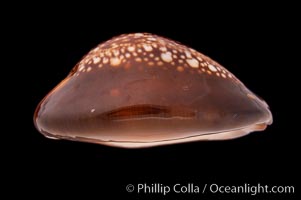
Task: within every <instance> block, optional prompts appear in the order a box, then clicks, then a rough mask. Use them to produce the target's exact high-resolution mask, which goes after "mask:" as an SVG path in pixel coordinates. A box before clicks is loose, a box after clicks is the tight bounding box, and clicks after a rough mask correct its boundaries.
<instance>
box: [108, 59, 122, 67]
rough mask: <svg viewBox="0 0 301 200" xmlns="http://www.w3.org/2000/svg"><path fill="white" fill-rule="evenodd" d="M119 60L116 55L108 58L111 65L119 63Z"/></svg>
mask: <svg viewBox="0 0 301 200" xmlns="http://www.w3.org/2000/svg"><path fill="white" fill-rule="evenodd" d="M120 62H121V60H120V59H119V58H118V57H114V58H111V59H110V64H111V65H112V66H118V65H119V64H120Z"/></svg>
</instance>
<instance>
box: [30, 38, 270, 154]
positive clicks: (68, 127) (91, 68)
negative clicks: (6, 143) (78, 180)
mask: <svg viewBox="0 0 301 200" xmlns="http://www.w3.org/2000/svg"><path fill="white" fill-rule="evenodd" d="M34 122H35V126H36V127H37V129H38V130H39V131H40V132H41V133H42V134H44V135H45V136H46V137H49V138H55V139H68V140H75V141H84V142H92V143H99V144H104V145H109V146H117V147H127V148H138V147H151V146H157V145H166V144H173V143H181V142H189V141H197V140H224V139H231V138H236V137H240V136H243V135H246V134H248V133H249V132H252V131H260V130H264V129H265V128H266V126H267V125H269V124H271V123H272V114H271V112H270V111H269V108H268V105H267V104H266V103H265V102H264V101H263V100H261V99H259V98H258V97H257V96H256V95H255V94H254V93H252V92H251V91H250V90H249V89H247V88H246V87H245V86H244V85H243V84H242V83H241V82H240V81H239V80H238V79H237V78H236V77H235V76H234V75H233V74H231V73H230V72H229V71H228V70H226V69H225V68H224V67H222V66H221V65H220V64H218V63H217V62H215V61H213V60H212V59H210V58H208V57H207V56H204V55H203V54H201V53H199V52H197V51H195V50H193V49H191V48H188V47H186V46H184V45H181V44H179V43H177V42H174V41H172V40H169V39H166V38H163V37H160V36H156V35H152V34H141V33H137V34H126V35H121V36H118V37H115V38H113V39H111V40H108V41H107V42H104V43H102V44H100V45H98V46H97V47H96V48H94V49H93V50H92V51H90V52H89V53H88V54H87V55H86V56H84V58H83V59H82V60H81V61H80V62H79V63H78V64H77V65H76V66H75V67H74V68H73V69H72V71H71V72H70V74H69V75H68V76H67V78H66V79H64V80H63V81H62V82H61V83H60V84H59V85H58V86H57V87H55V88H54V89H53V90H52V91H51V92H50V93H49V94H48V95H47V96H46V97H45V98H44V99H43V100H42V101H41V103H40V104H39V105H38V107H37V109H36V112H35V116H34Z"/></svg>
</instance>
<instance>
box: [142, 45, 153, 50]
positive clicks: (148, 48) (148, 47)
mask: <svg viewBox="0 0 301 200" xmlns="http://www.w3.org/2000/svg"><path fill="white" fill-rule="evenodd" d="M143 48H144V49H145V51H152V50H153V48H152V47H151V46H150V45H148V44H143Z"/></svg>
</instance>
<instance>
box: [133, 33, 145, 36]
mask: <svg viewBox="0 0 301 200" xmlns="http://www.w3.org/2000/svg"><path fill="white" fill-rule="evenodd" d="M142 36H144V35H143V33H135V37H142Z"/></svg>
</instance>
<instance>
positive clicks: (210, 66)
mask: <svg viewBox="0 0 301 200" xmlns="http://www.w3.org/2000/svg"><path fill="white" fill-rule="evenodd" d="M208 68H209V69H210V70H211V71H213V72H216V71H217V69H216V67H215V66H214V65H211V64H209V65H208Z"/></svg>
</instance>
